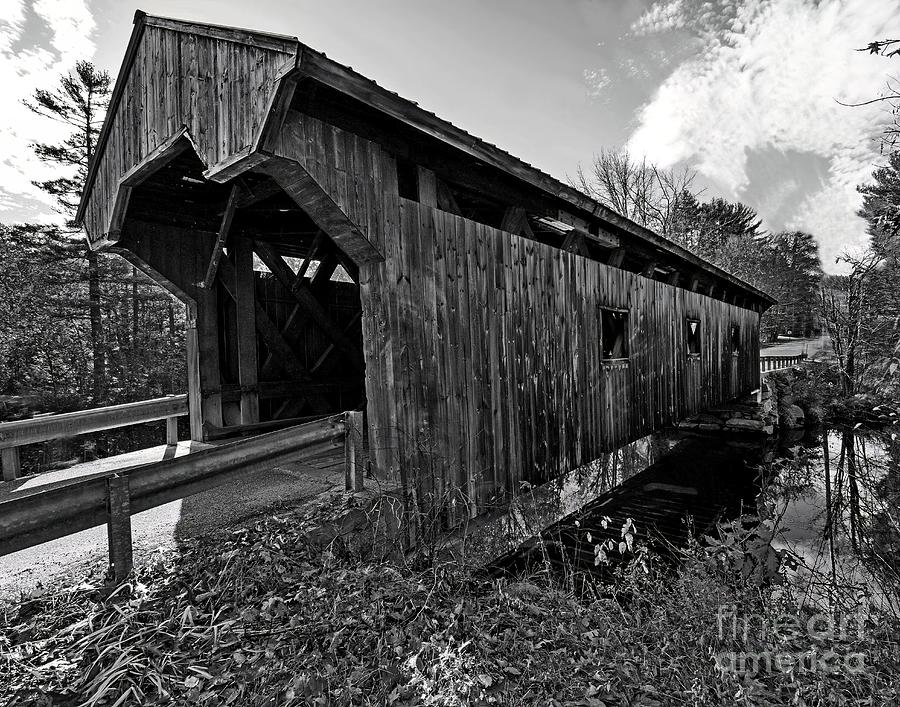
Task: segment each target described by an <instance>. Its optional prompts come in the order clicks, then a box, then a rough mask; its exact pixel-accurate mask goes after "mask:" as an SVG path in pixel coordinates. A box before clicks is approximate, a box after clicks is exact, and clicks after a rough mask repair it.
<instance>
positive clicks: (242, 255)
mask: <svg viewBox="0 0 900 707" xmlns="http://www.w3.org/2000/svg"><path fill="white" fill-rule="evenodd" d="M234 245H235V247H234V295H235V304H236V306H237V349H238V379H239V380H240V383H241V388H242V392H241V424H242V425H252V424H254V423H257V422H259V394H258V393H257V390H256V384H257V383H258V382H259V362H258V361H257V358H258V351H259V349H258V345H257V343H256V282H255V276H254V275H253V243H252V242H251V241H250V239H248V238H237V239H235V244H234Z"/></svg>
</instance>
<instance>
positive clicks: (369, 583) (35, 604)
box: [0, 498, 900, 706]
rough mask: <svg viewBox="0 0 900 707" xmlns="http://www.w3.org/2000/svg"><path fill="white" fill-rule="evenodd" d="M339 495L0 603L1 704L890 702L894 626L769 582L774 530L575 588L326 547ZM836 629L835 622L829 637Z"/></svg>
mask: <svg viewBox="0 0 900 707" xmlns="http://www.w3.org/2000/svg"><path fill="white" fill-rule="evenodd" d="M342 503H346V501H341V500H340V499H339V498H338V499H335V500H334V501H333V502H332V504H331V505H330V506H325V507H322V506H318V507H314V508H307V509H305V510H300V511H286V512H285V513H283V514H280V515H270V516H267V517H264V518H261V519H259V520H257V521H256V522H253V523H251V524H250V525H248V526H246V527H243V528H240V529H238V530H235V531H234V532H230V533H220V534H218V535H216V536H213V537H209V538H206V539H204V540H200V541H196V542H191V543H189V544H186V545H185V546H184V547H182V548H181V549H180V550H178V551H174V552H171V553H168V554H159V555H158V556H156V557H154V558H153V560H152V561H151V562H149V563H148V564H147V565H145V566H143V567H140V568H139V569H138V570H137V571H136V574H135V576H134V578H133V580H132V581H131V582H129V583H128V584H125V585H123V586H121V587H119V589H117V590H116V591H115V592H113V593H112V594H107V593H106V592H105V591H104V590H103V587H102V585H95V584H91V583H84V584H81V585H78V586H72V587H66V588H64V589H61V590H56V591H54V592H48V593H46V594H43V595H40V596H34V597H31V598H27V599H26V600H25V601H23V602H21V603H19V604H17V605H16V606H10V607H6V608H5V609H4V611H3V614H2V615H0V685H2V686H3V687H2V688H0V691H2V694H3V698H2V699H4V700H5V704H10V705H12V704H22V705H25V704H28V705H41V706H49V705H54V706H62V705H66V706H68V705H127V704H199V705H386V704H388V705H421V704H430V705H470V704H500V705H548V704H549V705H589V706H600V705H648V706H649V705H676V704H683V705H721V704H735V705H814V704H816V705H818V704H848V705H850V704H852V705H863V704H865V705H873V704H874V705H881V704H892V703H893V702H894V701H896V700H897V699H900V686H898V684H897V682H896V675H897V674H900V654H898V646H897V641H896V637H897V635H900V622H898V620H897V618H896V617H893V616H889V615H876V614H869V615H868V616H866V615H865V614H857V613H856V611H857V610H858V609H859V607H856V606H833V607H832V610H831V612H825V613H815V612H816V610H815V609H814V608H811V607H809V606H807V607H801V605H800V602H799V600H798V597H797V596H795V594H794V593H793V591H792V590H791V589H790V585H789V584H783V583H781V582H780V580H779V579H778V578H779V577H780V576H781V575H782V573H783V572H785V571H787V570H786V569H785V567H783V566H782V563H781V560H780V559H779V557H778V556H777V555H772V554H771V552H770V550H769V546H768V539H769V537H770V535H771V529H770V528H769V527H768V525H767V524H766V523H763V524H761V525H760V524H758V521H757V520H756V519H749V518H746V519H743V520H742V522H736V523H735V524H733V525H732V526H730V527H728V528H724V529H723V530H722V534H721V536H720V537H717V538H708V539H706V540H705V541H704V542H703V543H700V544H695V545H693V546H692V547H690V548H688V549H687V550H686V551H684V553H683V557H682V558H681V562H680V564H679V565H678V566H676V567H673V566H672V565H671V564H670V563H669V562H662V561H660V560H658V559H656V558H654V557H652V556H650V555H649V554H648V553H647V552H646V551H645V550H642V549H640V548H639V547H637V546H636V548H635V553H634V554H633V555H632V554H629V561H628V562H625V563H621V564H619V566H618V569H617V570H616V571H615V572H616V579H615V582H614V583H612V584H600V583H595V582H590V581H589V582H587V583H586V584H585V583H583V582H580V581H579V582H576V581H575V579H576V578H574V577H572V576H560V575H549V574H546V573H540V572H539V573H535V574H533V575H531V576H528V577H511V578H505V579H491V578H489V577H486V576H484V575H481V574H479V573H478V572H477V571H474V570H473V569H471V568H465V567H459V566H457V565H452V564H447V565H437V564H433V565H431V566H428V567H427V568H425V569H421V568H420V569H415V567H416V563H415V562H414V561H411V562H408V563H407V562H403V561H393V562H391V561H386V560H382V559H379V558H377V557H374V556H369V557H361V556H359V555H355V554H352V553H350V552H349V551H348V549H347V548H348V547H349V545H347V544H346V543H344V542H343V541H342V540H341V539H340V538H337V539H335V540H334V541H333V542H331V543H329V544H328V545H327V546H325V547H319V546H317V544H316V543H315V542H311V540H310V538H312V537H315V532H314V531H315V529H316V528H318V527H320V525H321V523H322V522H323V521H322V519H323V517H324V518H327V516H328V514H329V513H337V512H339V511H340V506H341V504H342ZM610 539H614V540H618V534H617V533H613V534H612V535H611V536H610ZM597 540H598V541H600V539H597ZM613 545H617V543H613ZM612 552H617V551H616V550H613V551H612ZM773 579H774V580H775V581H774V582H773V581H772V580H773ZM575 586H579V587H580V588H581V589H580V590H579V591H577V592H576V591H575V590H574V589H573V587H575ZM860 616H861V617H862V618H860ZM842 619H845V623H844V626H845V627H846V628H847V630H845V631H841V630H840V629H839V628H836V627H840V626H841V620H842ZM810 621H812V622H813V623H812V624H810ZM829 622H831V623H829ZM810 625H812V626H813V629H814V630H810V629H808V628H807V627H808V626H810ZM745 626H747V627H749V631H748V634H747V637H746V638H745V637H744V635H743V629H744V627H745ZM775 660H780V661H782V663H780V664H777V665H776V664H773V663H772V661H775ZM791 661H793V663H792V665H791V666H789V665H788V663H791ZM803 661H806V663H805V665H807V666H811V667H809V668H808V669H804V668H803V665H804V663H803ZM810 661H812V663H810ZM822 661H824V662H822ZM779 666H781V667H779Z"/></svg>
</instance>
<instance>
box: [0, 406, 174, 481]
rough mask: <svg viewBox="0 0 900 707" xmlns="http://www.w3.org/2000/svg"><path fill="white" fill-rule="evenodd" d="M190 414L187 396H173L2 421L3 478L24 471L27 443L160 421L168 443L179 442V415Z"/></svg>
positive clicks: (14, 476) (0, 430)
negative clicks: (22, 456)
mask: <svg viewBox="0 0 900 707" xmlns="http://www.w3.org/2000/svg"><path fill="white" fill-rule="evenodd" d="M187 414H188V398H187V395H170V396H168V397H165V398H156V399H154V400H143V401H141V402H138V403H125V404H124V405H110V406H108V407H102V408H94V409H93V410H80V411H78V412H67V413H63V414H61V415H43V416H40V417H33V418H29V419H27V420H16V421H15V422H2V423H0V458H2V464H3V480H4V481H10V480H12V479H16V478H18V477H19V475H20V474H21V473H22V467H21V463H20V461H19V450H18V448H19V447H21V446H23V445H26V444H34V443H35V442H46V441H47V440H51V439H58V438H60V437H72V436H74V435H80V434H86V433H88V432H99V431H101V430H111V429H115V428H117V427H127V426H128V425H137V424H141V423H143V422H155V421H156V420H166V444H177V443H178V424H177V423H178V418H179V417H181V416H182V415H187Z"/></svg>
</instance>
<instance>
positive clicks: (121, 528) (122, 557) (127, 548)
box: [106, 474, 133, 584]
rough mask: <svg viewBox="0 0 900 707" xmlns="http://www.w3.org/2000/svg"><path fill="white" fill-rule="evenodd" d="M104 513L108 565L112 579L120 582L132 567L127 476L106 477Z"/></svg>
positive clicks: (117, 582)
mask: <svg viewBox="0 0 900 707" xmlns="http://www.w3.org/2000/svg"><path fill="white" fill-rule="evenodd" d="M106 513H107V521H106V525H107V531H108V536H109V567H110V573H111V574H112V577H113V580H114V581H115V583H116V584H121V583H122V582H123V581H125V578H126V577H127V576H128V575H129V573H130V572H131V568H132V563H133V556H132V548H131V494H130V493H129V490H128V477H127V476H121V475H119V474H113V475H112V476H110V477H108V478H107V479H106Z"/></svg>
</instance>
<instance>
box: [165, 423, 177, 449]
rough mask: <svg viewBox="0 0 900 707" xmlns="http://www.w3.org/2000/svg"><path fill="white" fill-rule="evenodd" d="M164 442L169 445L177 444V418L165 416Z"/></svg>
mask: <svg viewBox="0 0 900 707" xmlns="http://www.w3.org/2000/svg"><path fill="white" fill-rule="evenodd" d="M166 444H167V445H169V446H170V447H171V446H173V445H176V444H178V418H177V417H167V418H166Z"/></svg>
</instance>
